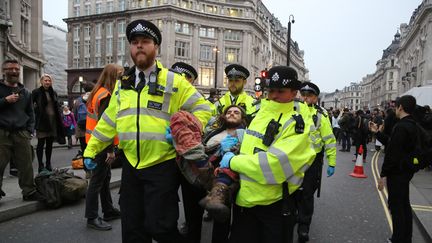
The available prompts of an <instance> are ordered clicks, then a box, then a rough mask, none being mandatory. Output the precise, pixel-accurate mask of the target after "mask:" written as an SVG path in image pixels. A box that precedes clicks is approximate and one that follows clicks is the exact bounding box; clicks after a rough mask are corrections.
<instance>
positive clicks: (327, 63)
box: [43, 0, 422, 92]
mask: <svg viewBox="0 0 432 243" xmlns="http://www.w3.org/2000/svg"><path fill="white" fill-rule="evenodd" d="M67 2H68V1H67V0H43V5H44V6H43V11H44V20H47V21H48V22H49V23H50V24H55V25H57V26H60V27H63V28H64V29H66V24H65V23H64V22H63V21H62V19H63V18H66V17H67ZM263 2H264V4H265V5H266V6H267V8H268V9H269V11H270V12H272V13H274V15H275V16H276V17H277V18H278V19H279V20H280V21H281V22H282V23H283V25H284V26H287V23H288V16H289V15H290V14H293V15H294V17H295V23H294V24H293V25H292V30H291V38H292V39H293V40H295V41H297V42H298V43H299V46H300V49H302V50H304V51H305V64H306V67H307V68H308V69H309V77H310V79H311V81H312V82H315V83H316V84H318V85H319V86H320V88H321V90H322V91H326V92H332V91H334V90H335V89H342V88H343V87H345V86H347V85H349V83H350V82H359V81H361V79H362V77H364V76H366V75H367V74H370V73H373V72H374V71H375V69H376V67H375V64H376V62H377V61H378V60H379V59H380V58H381V56H382V51H383V50H384V49H386V48H387V47H388V46H389V45H390V43H391V41H392V40H393V36H394V34H395V33H396V31H397V29H398V27H399V25H400V24H401V23H407V22H409V18H410V17H411V15H412V12H413V11H414V9H415V8H417V6H418V5H419V4H420V3H421V2H422V1H421V0H361V1H359V0H325V1H324V0H263Z"/></svg>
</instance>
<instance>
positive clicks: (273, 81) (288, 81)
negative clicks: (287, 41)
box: [266, 66, 301, 90]
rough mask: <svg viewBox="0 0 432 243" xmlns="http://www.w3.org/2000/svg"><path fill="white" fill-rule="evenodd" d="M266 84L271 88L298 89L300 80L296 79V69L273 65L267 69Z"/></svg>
mask: <svg viewBox="0 0 432 243" xmlns="http://www.w3.org/2000/svg"><path fill="white" fill-rule="evenodd" d="M266 86H267V87H268V88H271V89H282V88H290V89H294V90H299V89H300V87H301V82H300V81H299V80H298V76H297V71H296V70H295V69H294V68H292V67H288V66H275V67H272V68H270V70H269V71H268V79H267V80H266Z"/></svg>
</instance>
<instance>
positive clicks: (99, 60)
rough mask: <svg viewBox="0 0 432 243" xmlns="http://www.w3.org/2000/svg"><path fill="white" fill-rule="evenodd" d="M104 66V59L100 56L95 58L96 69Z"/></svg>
mask: <svg viewBox="0 0 432 243" xmlns="http://www.w3.org/2000/svg"><path fill="white" fill-rule="evenodd" d="M101 66H102V58H101V57H100V56H97V57H95V67H101Z"/></svg>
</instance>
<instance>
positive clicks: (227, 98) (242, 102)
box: [215, 91, 256, 115]
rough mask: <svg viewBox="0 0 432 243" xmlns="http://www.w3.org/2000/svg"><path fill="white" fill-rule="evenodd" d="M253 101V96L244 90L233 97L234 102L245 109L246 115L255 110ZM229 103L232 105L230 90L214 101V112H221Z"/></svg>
mask: <svg viewBox="0 0 432 243" xmlns="http://www.w3.org/2000/svg"><path fill="white" fill-rule="evenodd" d="M254 101H255V100H254V98H252V97H251V96H249V95H248V94H246V92H244V91H243V92H242V93H240V94H239V95H238V96H237V97H236V98H235V104H236V105H238V106H242V107H243V108H244V109H245V110H246V114H247V115H249V114H252V113H254V112H255V111H256V107H255V106H254V105H253V103H254ZM230 105H233V102H232V101H231V95H230V92H227V93H225V94H224V95H223V96H222V97H221V98H220V99H219V100H218V101H217V102H216V103H215V106H216V112H217V113H216V114H222V113H223V112H224V111H225V109H226V108H227V107H228V106H230Z"/></svg>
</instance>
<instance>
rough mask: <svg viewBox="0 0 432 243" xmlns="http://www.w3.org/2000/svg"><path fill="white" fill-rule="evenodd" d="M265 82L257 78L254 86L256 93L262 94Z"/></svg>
mask: <svg viewBox="0 0 432 243" xmlns="http://www.w3.org/2000/svg"><path fill="white" fill-rule="evenodd" d="M263 82H264V80H263V79H262V78H260V77H256V78H255V85H254V90H255V92H260V91H262V89H263Z"/></svg>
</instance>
